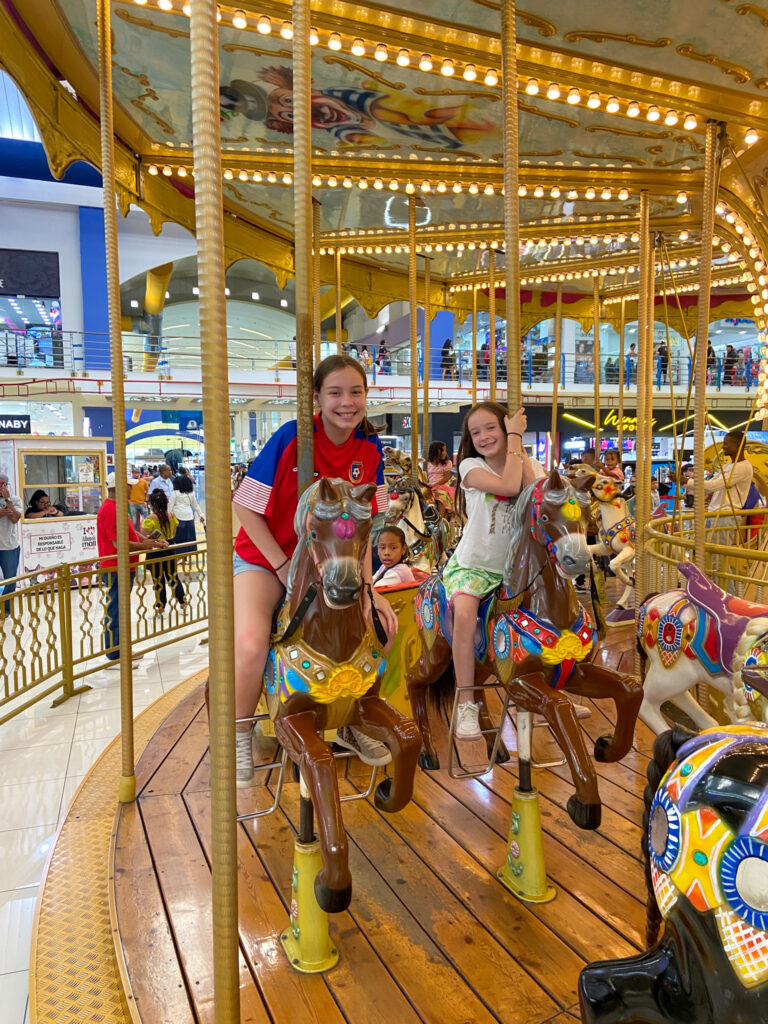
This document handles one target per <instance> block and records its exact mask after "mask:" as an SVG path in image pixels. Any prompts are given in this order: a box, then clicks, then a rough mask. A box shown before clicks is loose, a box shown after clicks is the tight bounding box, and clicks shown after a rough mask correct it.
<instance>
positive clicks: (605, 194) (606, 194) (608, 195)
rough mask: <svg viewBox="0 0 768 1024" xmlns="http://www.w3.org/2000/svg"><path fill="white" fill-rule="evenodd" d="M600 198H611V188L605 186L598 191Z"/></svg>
mask: <svg viewBox="0 0 768 1024" xmlns="http://www.w3.org/2000/svg"><path fill="white" fill-rule="evenodd" d="M600 198H601V199H605V200H606V201H607V200H609V199H610V198H611V190H610V189H609V188H608V187H607V186H606V187H605V188H604V189H603V191H602V192H601V193H600Z"/></svg>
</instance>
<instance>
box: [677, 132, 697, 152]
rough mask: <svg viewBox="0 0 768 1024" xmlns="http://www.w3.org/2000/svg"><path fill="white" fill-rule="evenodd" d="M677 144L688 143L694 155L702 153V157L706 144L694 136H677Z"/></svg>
mask: <svg viewBox="0 0 768 1024" xmlns="http://www.w3.org/2000/svg"><path fill="white" fill-rule="evenodd" d="M675 142H683V143H686V142H687V143H688V145H689V146H690V147H691V149H692V150H693V152H694V153H701V154H702V155H703V153H704V143H703V142H699V141H698V140H697V139H695V138H694V137H693V136H692V135H676V136H675Z"/></svg>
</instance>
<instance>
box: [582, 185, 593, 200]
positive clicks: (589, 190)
mask: <svg viewBox="0 0 768 1024" xmlns="http://www.w3.org/2000/svg"><path fill="white" fill-rule="evenodd" d="M584 198H585V199H594V198H595V190H594V188H593V187H592V186H591V185H588V186H587V188H585V189H584Z"/></svg>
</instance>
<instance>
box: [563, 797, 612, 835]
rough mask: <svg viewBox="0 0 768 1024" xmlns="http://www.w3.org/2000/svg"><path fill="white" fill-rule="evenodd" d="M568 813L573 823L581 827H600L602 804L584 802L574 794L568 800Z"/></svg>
mask: <svg viewBox="0 0 768 1024" xmlns="http://www.w3.org/2000/svg"><path fill="white" fill-rule="evenodd" d="M567 810H568V814H569V815H570V816H571V821H573V823H574V825H578V827H579V828H583V829H595V828H600V820H601V816H602V811H603V808H602V804H585V803H582V802H581V800H579V798H578V797H577V796H576V795H575V794H574V795H573V796H572V797H571V798H570V800H569V801H568V806H567Z"/></svg>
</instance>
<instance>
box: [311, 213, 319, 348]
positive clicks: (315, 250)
mask: <svg viewBox="0 0 768 1024" xmlns="http://www.w3.org/2000/svg"><path fill="white" fill-rule="evenodd" d="M312 341H313V344H314V350H315V366H317V364H318V363H319V362H320V203H319V202H318V201H317V199H315V198H314V196H313V197H312Z"/></svg>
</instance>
